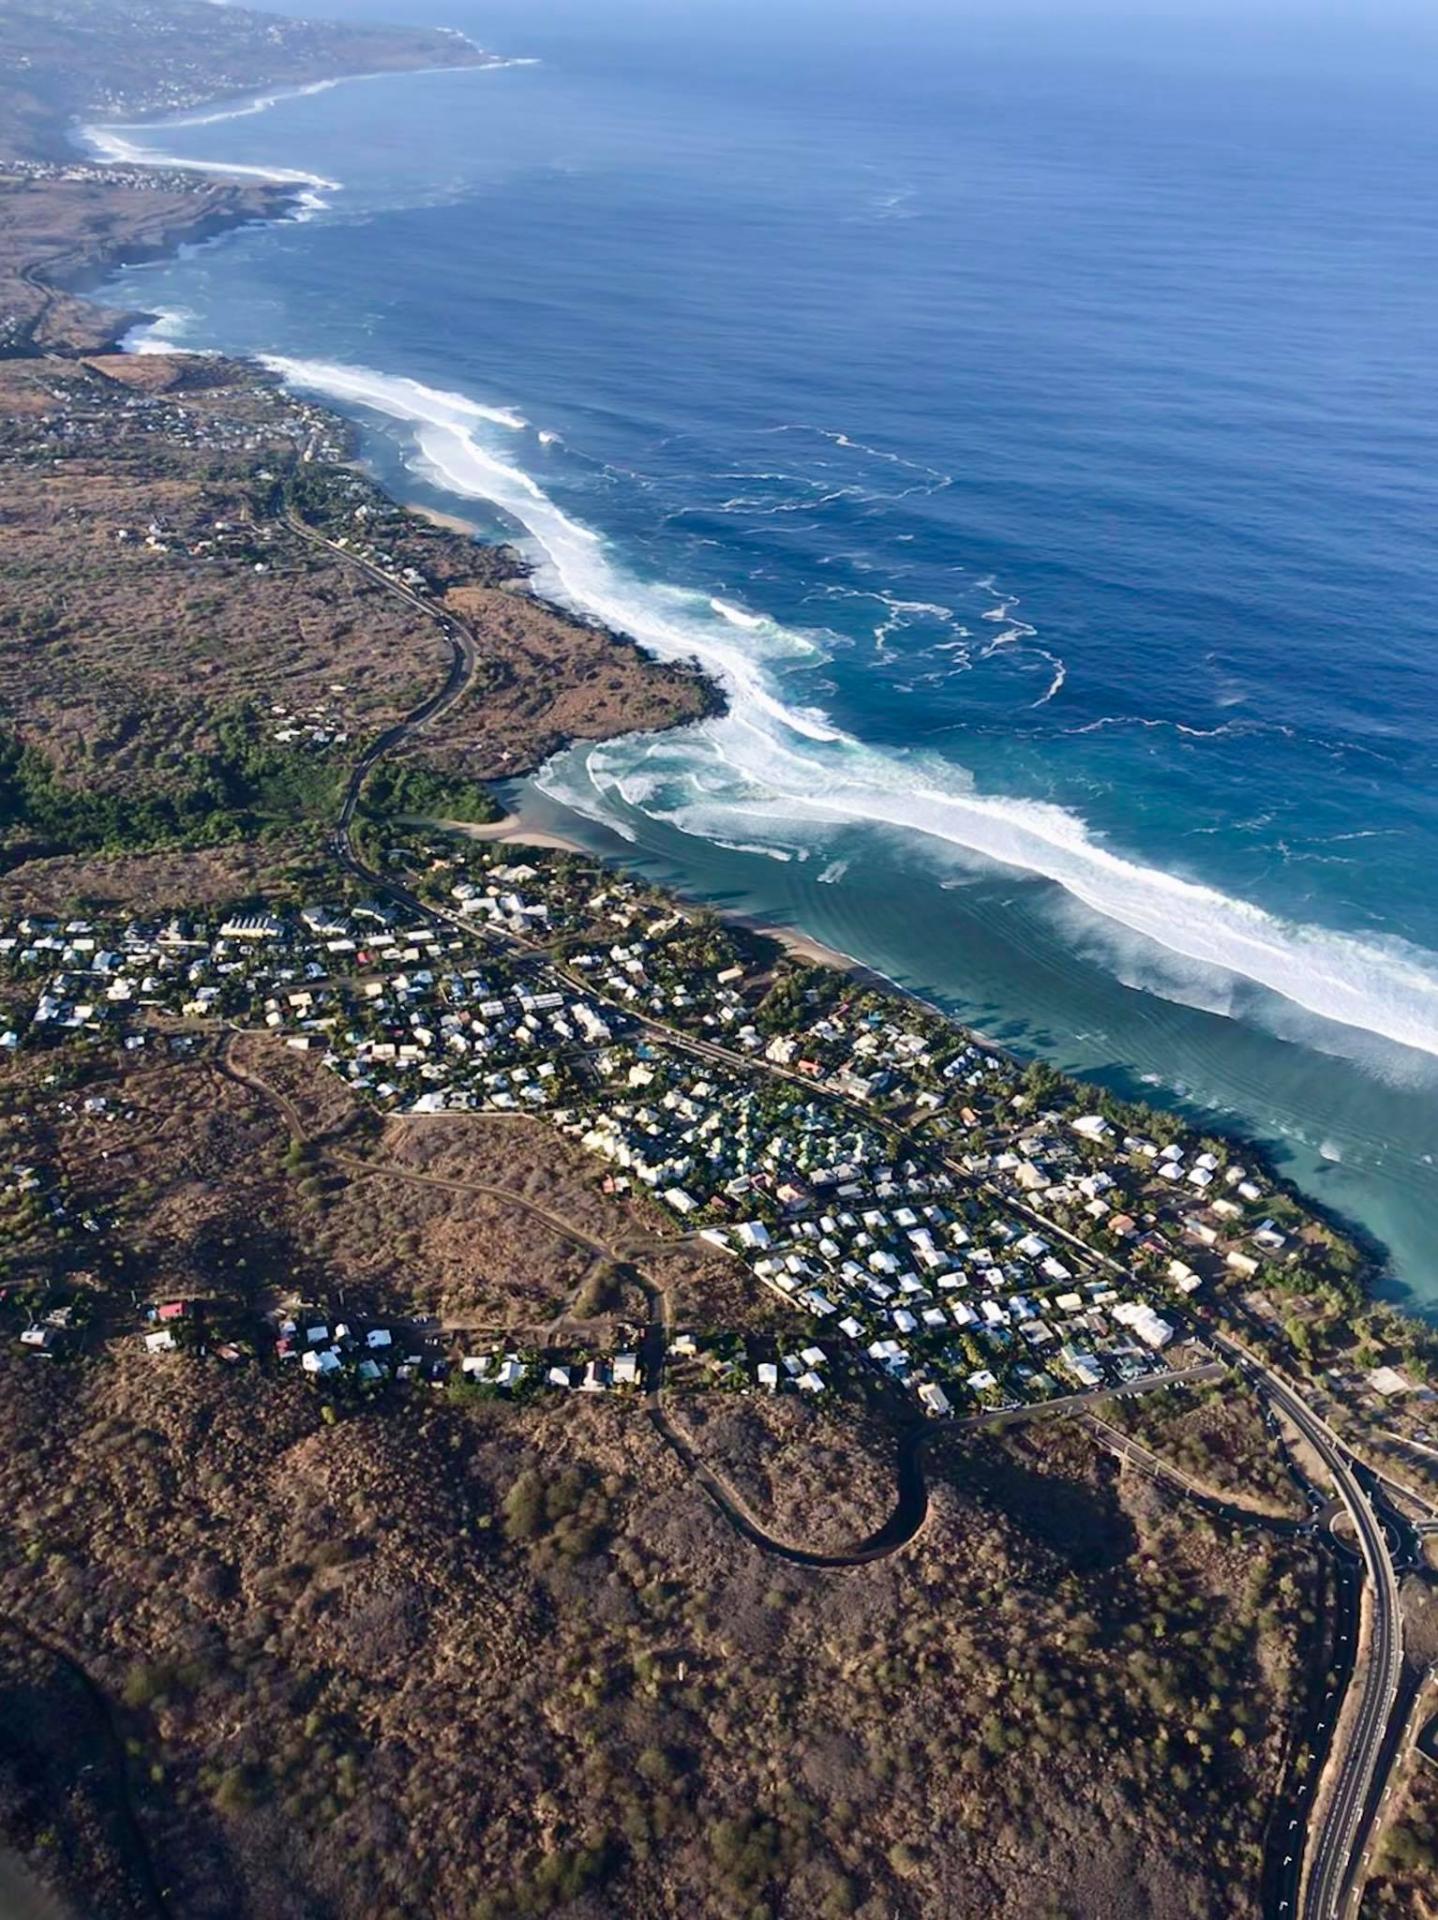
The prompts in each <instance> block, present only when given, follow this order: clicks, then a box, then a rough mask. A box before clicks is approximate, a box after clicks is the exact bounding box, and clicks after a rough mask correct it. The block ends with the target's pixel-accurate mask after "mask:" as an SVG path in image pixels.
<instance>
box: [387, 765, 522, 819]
mask: <svg viewBox="0 0 1438 1920" xmlns="http://www.w3.org/2000/svg"><path fill="white" fill-rule="evenodd" d="M364 804H365V810H366V812H368V813H369V814H371V815H372V816H374V817H375V818H385V817H392V816H394V815H398V814H412V815H414V816H415V817H416V818H419V819H430V820H463V821H466V822H467V823H468V824H470V825H472V826H484V825H487V824H488V823H489V822H490V821H493V820H498V819H500V818H501V817H502V815H503V812H504V809H503V808H502V807H501V806H500V805H499V802H498V801H497V800H496V799H495V797H494V795H493V794H492V793H491V792H490V790H489V788H488V787H487V786H485V785H484V783H483V781H480V780H465V779H463V778H461V777H460V776H459V775H456V774H447V773H439V772H436V771H435V770H434V769H433V768H431V767H421V766H416V765H415V763H414V762H413V761H401V762H400V763H399V764H398V765H393V764H391V763H390V762H388V761H382V762H381V763H380V765H379V766H377V767H376V768H375V770H374V772H373V773H372V774H371V775H370V777H369V780H368V782H367V783H366V785H365V791H364Z"/></svg>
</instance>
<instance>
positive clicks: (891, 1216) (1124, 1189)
mask: <svg viewBox="0 0 1438 1920" xmlns="http://www.w3.org/2000/svg"><path fill="white" fill-rule="evenodd" d="M390 864H391V866H392V868H393V867H399V868H401V869H402V870H403V871H404V873H405V877H406V880H407V881H410V882H411V883H413V884H414V885H415V886H416V888H417V895H418V897H420V898H422V900H423V902H424V903H425V904H420V905H418V910H406V909H405V908H403V907H402V906H397V905H393V904H390V903H388V902H386V901H383V900H379V899H355V900H352V901H349V902H347V903H338V904H336V903H322V902H315V903H310V904H306V905H303V906H301V907H300V908H299V909H298V910H285V911H280V910H278V909H275V908H271V907H266V908H255V907H240V908H237V909H235V910H234V911H232V912H228V913H226V912H223V911H216V912H212V913H208V914H195V915H192V916H189V917H179V918H175V917H172V918H168V919H165V920H163V921H160V920H157V921H154V922H149V921H142V920H138V919H133V918H131V919H126V920H123V921H107V920H102V919H99V918H73V919H68V920H63V921H62V920H60V919H46V918H42V917H37V916H33V915H32V916H28V917H25V918H23V919H21V920H19V921H18V922H16V923H15V924H13V925H10V926H6V927H4V929H3V930H0V978H4V979H5V980H7V981H8V982H9V983H12V984H13V985H14V986H15V987H16V988H17V989H21V990H22V998H21V1000H20V1002H19V1004H20V1005H21V1006H22V1007H23V1008H25V1010H26V1013H25V1017H22V1018H18V1019H16V1020H14V1021H13V1022H12V1023H11V1024H10V1025H9V1026H8V1027H7V1029H6V1031H4V1032H3V1033H0V1049H6V1050H11V1051H15V1050H18V1049H20V1048H22V1047H24V1048H35V1047H46V1046H56V1045H61V1044H66V1043H68V1044H78V1045H92V1046H101V1047H111V1048H118V1049H121V1050H123V1051H124V1052H126V1053H129V1054H143V1053H144V1051H145V1050H146V1049H155V1048H172V1049H173V1048H176V1047H179V1048H186V1047H193V1046H195V1045H199V1044H202V1043H203V1041H204V1037H205V1036H206V1035H207V1034H211V1033H219V1032H223V1031H226V1030H232V1031H233V1030H240V1031H255V1032H260V1033H265V1034H268V1035H270V1036H272V1037H273V1039H274V1040H275V1042H276V1044H278V1045H281V1046H283V1047H285V1048H288V1049H291V1050H293V1051H295V1052H298V1053H302V1054H306V1055H310V1056H312V1057H313V1058H314V1059H315V1060H316V1062H317V1063H320V1064H322V1065H323V1067H324V1068H325V1069H326V1070H328V1071H329V1072H331V1073H333V1074H335V1075H337V1076H338V1077H339V1078H340V1079H342V1080H343V1081H344V1082H345V1083H346V1084H347V1086H348V1087H349V1088H350V1089H351V1090H352V1091H353V1092H354V1093H355V1094H356V1095H357V1096H358V1097H359V1098H360V1099H361V1100H363V1101H364V1102H365V1103H366V1104H368V1105H369V1106H371V1107H373V1108H374V1109H376V1110H377V1111H378V1112H380V1113H382V1114H389V1115H396V1116H406V1115H437V1114H445V1113H454V1112H466V1111H477V1112H490V1113H519V1114H533V1115H536V1116H540V1117H542V1118H543V1119H544V1120H545V1121H546V1122H547V1123H548V1124H550V1125H552V1126H553V1127H555V1128H556V1129H558V1130H559V1131H560V1133H561V1134H563V1135H564V1136H565V1137H566V1138H568V1139H569V1140H570V1141H572V1142H574V1143H576V1144H577V1145H578V1146H579V1147H581V1148H582V1149H583V1151H584V1152H585V1153H586V1154H588V1155H590V1156H592V1157H593V1159H594V1161H595V1178H596V1183H597V1184H598V1185H599V1186H600V1187H601V1188H602V1190H603V1191H605V1192H607V1193H610V1194H624V1193H627V1192H634V1193H642V1194H645V1195H646V1196H648V1197H649V1198H650V1199H652V1200H653V1201H656V1202H657V1203H658V1204H659V1206H660V1207H661V1208H662V1209H664V1211H665V1212H666V1213H667V1214H668V1215H669V1216H670V1218H671V1219H672V1221H673V1223H674V1227H675V1229H676V1231H678V1232H680V1233H683V1234H688V1235H694V1236H697V1237H698V1238H700V1239H702V1240H703V1241H705V1242H707V1243H709V1244H710V1245H711V1246H713V1247H714V1248H717V1249H720V1250H722V1252H723V1253H724V1254H726V1255H727V1256H729V1257H730V1258H732V1259H733V1260H735V1261H736V1262H740V1263H742V1265H743V1266H744V1267H745V1268H746V1269H747V1271H748V1273H749V1275H750V1276H751V1279H752V1284H753V1287H754V1288H755V1289H756V1291H764V1292H767V1293H768V1294H769V1295H771V1296H773V1297H775V1298H777V1299H779V1300H781V1301H783V1302H784V1303H785V1304H786V1306H787V1307H789V1308H791V1309H792V1310H793V1313H794V1316H795V1318H794V1325H795V1328H796V1333H795V1338H794V1342H793V1346H792V1348H784V1347H783V1345H782V1343H779V1345H778V1346H776V1347H775V1348H774V1350H773V1351H770V1350H769V1349H768V1348H763V1349H762V1350H761V1349H758V1348H756V1349H755V1350H754V1351H752V1352H751V1351H749V1350H747V1349H746V1348H745V1347H744V1345H743V1343H742V1342H741V1343H738V1344H737V1345H736V1346H735V1347H734V1348H733V1350H732V1351H730V1352H726V1353H720V1354H718V1355H717V1356H716V1357H715V1364H714V1366H713V1367H711V1368H710V1369H709V1370H708V1372H707V1373H706V1374H705V1376H704V1377H705V1378H706V1379H709V1380H712V1381H716V1382H719V1383H722V1384H724V1385H726V1386H728V1387H731V1388H735V1387H737V1388H739V1389H741V1390H746V1391H747V1390H752V1391H755V1392H775V1391H792V1392H797V1393H803V1394H806V1395H810V1396H821V1395H823V1394H824V1393H826V1392H828V1391H830V1389H831V1384H832V1382H833V1381H834V1379H835V1377H836V1374H841V1373H844V1372H845V1371H847V1370H850V1369H853V1368H855V1367H857V1368H858V1369H860V1370H861V1371H863V1372H864V1373H866V1374H867V1375H868V1376H870V1377H871V1378H872V1379H873V1380H876V1381H878V1382H879V1383H881V1384H882V1386H883V1387H885V1388H887V1389H890V1390H892V1391H893V1392H895V1393H897V1394H899V1395H901V1396H904V1397H906V1398H908V1399H909V1401H910V1402H911V1404H912V1405H913V1406H914V1407H915V1408H916V1409H921V1410H922V1411H923V1412H924V1413H925V1414H927V1415H929V1416H931V1417H934V1418H940V1419H942V1418H947V1417H974V1416H984V1415H1002V1414H1005V1413H1009V1412H1013V1411H1015V1410H1020V1409H1023V1408H1026V1407H1030V1406H1036V1405H1041V1404H1044V1403H1048V1402H1056V1401H1060V1400H1063V1399H1066V1398H1069V1397H1072V1396H1076V1395H1084V1394H1093V1393H1099V1392H1111V1391H1115V1390H1123V1389H1126V1388H1128V1389H1131V1388H1134V1387H1136V1386H1141V1385H1143V1384H1144V1383H1146V1382H1152V1381H1155V1380H1163V1379H1167V1378H1170V1377H1172V1376H1173V1375H1175V1374H1181V1373H1183V1372H1184V1371H1186V1370H1188V1369H1192V1368H1196V1367H1202V1366H1204V1365H1205V1364H1207V1363H1208V1362H1210V1361H1211V1360H1212V1357H1213V1356H1212V1354H1211V1352H1210V1351H1209V1349H1208V1348H1207V1347H1206V1346H1205V1345H1204V1342H1203V1337H1202V1333H1201V1330H1200V1329H1198V1328H1197V1327H1196V1326H1195V1324H1194V1322H1193V1320H1192V1317H1191V1314H1190V1313H1189V1311H1188V1310H1187V1303H1188V1301H1189V1298H1190V1296H1192V1295H1194V1294H1197V1293H1200V1292H1201V1291H1202V1289H1203V1288H1204V1287H1205V1285H1206V1284H1208V1283H1210V1282H1212V1281H1215V1280H1218V1279H1228V1280H1234V1279H1238V1280H1243V1279H1256V1278H1257V1277H1258V1276H1260V1275H1261V1274H1264V1273H1266V1272H1269V1271H1272V1270H1273V1269H1275V1268H1281V1266H1282V1263H1284V1262H1285V1261H1289V1262H1292V1261H1296V1260H1297V1259H1299V1258H1300V1257H1301V1255H1302V1253H1303V1251H1304V1249H1303V1246H1302V1243H1301V1240H1300V1238H1299V1236H1298V1235H1296V1234H1295V1232H1294V1230H1293V1229H1292V1227H1291V1226H1290V1225H1286V1224H1279V1222H1278V1220H1277V1219H1276V1218H1275V1210H1276V1209H1277V1203H1276V1202H1275V1199H1274V1196H1273V1195H1272V1194H1271V1192H1270V1190H1269V1186H1268V1183H1267V1182H1266V1181H1265V1179H1264V1178H1263V1177H1262V1176H1261V1175H1259V1174H1257V1173H1255V1172H1254V1171H1252V1170H1250V1169H1248V1168H1246V1167H1245V1166H1243V1165H1242V1164H1240V1163H1237V1162H1235V1161H1233V1160H1230V1159H1229V1158H1228V1156H1227V1154H1226V1152H1224V1151H1223V1150H1222V1148H1221V1143H1218V1145H1217V1147H1216V1148H1215V1147H1208V1146H1203V1145H1199V1144H1198V1143H1195V1142H1193V1141H1191V1140H1188V1139H1186V1138H1183V1137H1182V1136H1180V1137H1177V1138H1174V1139H1169V1140H1164V1141H1160V1140H1158V1139H1156V1138H1150V1137H1148V1136H1147V1135H1144V1134H1140V1133H1137V1132H1132V1131H1129V1130H1127V1129H1126V1128H1125V1127H1124V1126H1123V1125H1122V1124H1120V1123H1119V1122H1118V1121H1116V1120H1113V1119H1110V1118H1109V1117H1107V1116H1106V1115H1105V1114H1103V1113H1100V1112H1088V1113H1077V1114H1065V1113H1064V1112H1062V1111H1061V1110H1060V1109H1059V1108H1058V1107H1056V1106H1050V1105H1048V1104H1047V1103H1046V1102H1045V1100H1044V1098H1043V1083H1042V1079H1041V1077H1040V1078H1039V1079H1038V1082H1037V1084H1036V1085H1035V1084H1034V1082H1035V1078H1036V1077H1035V1075H1034V1074H1033V1073H1032V1072H1028V1073H1027V1074H1026V1071H1025V1070H1024V1069H1023V1068H1021V1067H1020V1065H1019V1064H1018V1063H1017V1062H1015V1061H1014V1060H1012V1059H1011V1058H1009V1057H1008V1056H1007V1055H1005V1054H1003V1053H1001V1052H999V1051H998V1050H997V1049H993V1048H990V1047H987V1046H986V1045H984V1044H982V1043H981V1042H979V1041H978V1040H976V1039H974V1038H972V1037H970V1036H968V1035H966V1034H964V1033H963V1032H962V1031H961V1030H960V1029H958V1028H956V1027H954V1026H953V1025H952V1024H951V1023H949V1022H947V1021H946V1020H944V1019H943V1018H942V1017H941V1016H939V1015H937V1014H935V1013H934V1012H933V1011H932V1010H930V1009H926V1008H923V1007H921V1006H918V1005H915V1004H912V1003H907V1002H904V1001H901V1000H899V999H898V998H897V997H896V996H894V995H892V994H888V995H885V994H882V993H880V992H878V991H876V990H874V989H872V988H869V987H867V986H865V985H863V984H862V983H859V982H856V981H854V980H853V979H850V978H849V977H847V976H843V975H839V974H835V973H831V972H829V971H828V970H823V969H817V968H804V969H799V968H795V967H792V966H789V965H787V964H784V965H780V966H778V967H776V965H775V963H774V961H773V958H772V956H769V955H764V954H762V953H758V954H756V953H755V952H754V951H753V950H751V948H750V947H749V946H746V945H745V944H744V942H743V941H742V940H740V939H738V938H737V937H736V936H735V935H734V934H733V933H731V931H730V930H729V929H727V928H725V927H723V926H721V925H719V924H718V923H716V922H714V921H713V920H712V918H710V917H708V916H702V915H698V914H694V913H691V912H689V911H688V910H686V909H683V908H681V907H680V906H679V905H677V904H676V903H675V902H673V901H669V900H665V899H663V898H662V897H655V896H654V895H653V894H652V893H651V892H650V891H649V890H648V889H646V888H644V887H642V886H641V885H640V884H639V883H638V882H635V881H631V880H627V879H624V878H622V877H619V876H616V875H614V874H612V873H608V872H605V873H603V874H602V875H600V876H599V880H598V884H595V874H594V871H593V870H592V869H589V870H588V871H587V872H586V870H585V869H584V868H583V867H582V865H581V864H580V863H577V862H574V861H572V860H570V859H568V858H567V857H559V858H554V857H550V856H546V855H545V854H542V853H540V852H538V851H533V852H530V851H526V852H525V853H524V854H523V856H522V857H521V855H520V853H519V851H518V850H517V849H514V848H508V847H500V846H494V845H487V844H484V843H479V844H476V845H473V846H465V847H464V848H463V849H462V850H460V851H456V845H455V842H454V841H453V840H452V839H450V838H448V837H446V836H433V837H432V838H428V839H426V838H425V837H424V836H421V837H420V842H419V844H418V845H417V846H415V847H406V848H403V849H399V850H397V852H396V853H394V854H392V855H391V856H390ZM429 902H432V903H433V904H432V905H429V904H428V903H429ZM1175 1132H1176V1130H1175ZM1277 1210H1278V1211H1281V1209H1277ZM1116 1267H1117V1268H1118V1271H1116V1270H1115V1269H1116ZM1120 1276H1122V1277H1120ZM316 1328H319V1330H320V1335H319V1337H318V1338H315V1337H313V1335H314V1333H315V1329H316ZM805 1328H808V1329H809V1330H810V1331H809V1332H808V1334H807V1335H806V1334H805V1333H804V1332H803V1329H805ZM51 1331H52V1332H55V1331H57V1330H54V1329H52V1330H51ZM187 1331H190V1330H189V1329H187ZM177 1332H178V1329H176V1328H175V1327H173V1326H171V1325H169V1324H167V1323H160V1324H157V1325H156V1326H154V1327H153V1328H149V1329H147V1331H146V1333H145V1336H144V1337H145V1340H146V1344H147V1345H149V1346H150V1348H151V1350H152V1351H154V1352H157V1353H160V1352H168V1351H170V1350H172V1348H174V1347H175V1346H176V1345H177V1344H179V1342H178V1340H177V1337H176V1336H177ZM691 1337H692V1336H691ZM681 1338H683V1336H679V1337H676V1339H675V1340H674V1341H673V1343H672V1344H671V1347H670V1352H671V1353H672V1354H673V1355H674V1356H675V1358H676V1359H682V1358H684V1357H686V1356H684V1354H683V1353H682V1350H681V1348H680V1344H679V1341H680V1339H681ZM275 1343H276V1344H275V1346H274V1353H275V1355H276V1356H277V1357H278V1358H279V1359H281V1360H295V1361H297V1363H298V1366H297V1370H298V1371H300V1372H302V1373H304V1374H306V1375H309V1376H312V1377H313V1378H315V1379H316V1380H317V1381H321V1382H326V1381H338V1380H340V1379H344V1380H346V1381H348V1382H350V1383H352V1384H353V1385H354V1386H356V1387H358V1388H360V1389H373V1388H376V1387H378V1386H379V1385H381V1384H382V1383H385V1382H387V1381H389V1380H391V1379H400V1380H410V1379H421V1380H423V1379H430V1380H433V1381H436V1382H441V1381H444V1380H447V1379H449V1378H450V1377H451V1375H454V1376H455V1377H457V1378H458V1379H460V1380H461V1381H463V1382H466V1383H468V1384H469V1385H470V1386H471V1387H473V1388H476V1389H478V1388H481V1387H482V1388H483V1389H484V1390H485V1391H500V1392H514V1391H518V1390H520V1389H521V1388H523V1390H525V1391H528V1392H534V1391H541V1392H543V1391H556V1392H563V1391H581V1392H591V1393H593V1392H609V1391H619V1392H622V1391H624V1390H626V1389H632V1388H638V1387H641V1386H642V1385H644V1384H645V1383H644V1379H643V1373H644V1362H643V1360H642V1358H641V1354H640V1346H639V1342H638V1340H637V1337H636V1340H635V1342H634V1343H633V1346H632V1348H631V1349H626V1350H623V1351H618V1352H615V1353H613V1354H605V1355H597V1356H596V1355H593V1354H589V1355H586V1356H576V1357H574V1358H573V1359H571V1360H568V1361H566V1360H565V1358H564V1357H563V1356H556V1355H552V1354H547V1353H542V1352H539V1351H535V1352H531V1353H520V1352H517V1351H515V1352H511V1351H506V1350H502V1349H500V1350H496V1351H494V1352H491V1353H482V1352H480V1353H468V1352H466V1353H459V1354H455V1353H447V1352H444V1351H441V1349H440V1348H439V1346H437V1345H436V1343H435V1342H433V1341H427V1342H423V1343H421V1344H419V1345H418V1346H417V1347H416V1349H415V1350H414V1351H413V1352H411V1351H410V1350H409V1348H408V1347H407V1346H406V1345H405V1343H404V1341H403V1340H401V1339H398V1338H397V1336H396V1333H395V1330H393V1329H388V1328H380V1327H374V1328H369V1329H366V1330H365V1331H364V1332H363V1334H362V1335H361V1334H357V1333H356V1332H355V1331H353V1330H352V1329H349V1328H341V1329H335V1328H331V1327H330V1326H329V1325H327V1324H325V1323H323V1322H322V1321H320V1320H313V1322H312V1323H310V1322H305V1323H302V1322H301V1321H299V1320H294V1321H292V1322H291V1321H289V1320H286V1322H285V1323H284V1324H283V1325H281V1326H280V1328H279V1329H278V1331H277V1333H276V1335H275ZM32 1344H34V1345H36V1346H37V1347H39V1346H41V1345H46V1347H47V1350H48V1348H49V1347H50V1346H53V1344H54V1343H53V1342H44V1343H42V1342H40V1341H38V1340H37V1341H34V1342H32ZM222 1344H232V1342H224V1343H222ZM696 1351H697V1350H696Z"/></svg>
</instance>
